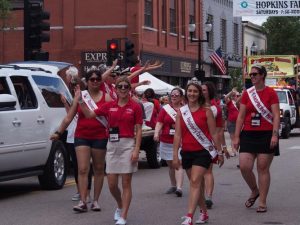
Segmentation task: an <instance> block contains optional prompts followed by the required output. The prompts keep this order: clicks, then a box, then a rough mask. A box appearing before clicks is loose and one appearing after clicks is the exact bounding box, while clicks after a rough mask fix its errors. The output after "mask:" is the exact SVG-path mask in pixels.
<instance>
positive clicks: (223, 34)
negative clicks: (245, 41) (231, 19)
mask: <svg viewBox="0 0 300 225" xmlns="http://www.w3.org/2000/svg"><path fill="white" fill-rule="evenodd" d="M226 31H227V27H226V20H225V19H221V32H220V38H221V49H222V51H224V52H226V51H227V35H226Z"/></svg>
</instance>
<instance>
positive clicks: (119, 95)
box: [50, 60, 280, 225]
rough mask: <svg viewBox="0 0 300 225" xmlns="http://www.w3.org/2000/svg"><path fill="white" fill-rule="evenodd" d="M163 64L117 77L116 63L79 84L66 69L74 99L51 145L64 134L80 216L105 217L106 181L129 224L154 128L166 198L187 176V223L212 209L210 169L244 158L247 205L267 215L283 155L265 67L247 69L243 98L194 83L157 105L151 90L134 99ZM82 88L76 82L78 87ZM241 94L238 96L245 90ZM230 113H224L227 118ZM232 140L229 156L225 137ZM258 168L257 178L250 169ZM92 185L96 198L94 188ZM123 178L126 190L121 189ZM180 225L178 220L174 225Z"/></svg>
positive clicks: (117, 214) (119, 216)
mask: <svg viewBox="0 0 300 225" xmlns="http://www.w3.org/2000/svg"><path fill="white" fill-rule="evenodd" d="M161 66H162V63H160V62H154V63H150V62H146V63H145V65H142V63H141V62H140V61H137V63H136V65H135V66H134V67H132V68H130V69H129V70H126V71H125V72H122V73H121V74H120V73H117V72H116V69H115V68H116V67H117V60H115V61H114V62H113V65H112V66H111V67H103V68H100V69H90V70H89V71H88V72H87V73H86V74H84V75H83V76H82V78H83V79H79V75H78V70H77V69H76V68H75V67H70V68H69V69H68V70H67V71H66V75H67V80H68V81H67V83H68V85H69V87H70V91H71V92H72V94H73V97H74V98H73V102H72V103H71V104H69V103H68V102H67V101H66V99H65V98H64V97H63V96H61V100H62V102H63V103H64V105H65V108H66V111H67V115H66V117H65V118H64V119H63V121H62V122H61V124H60V126H59V128H58V130H57V131H56V132H55V133H54V134H52V135H51V137H50V138H51V140H59V139H60V138H61V136H62V134H63V133H64V131H65V130H67V132H68V136H67V143H68V148H69V152H70V153H71V157H72V162H73V164H74V175H75V180H76V184H77V190H78V191H77V192H78V193H76V195H74V196H73V198H72V200H78V204H77V205H75V206H74V207H73V210H74V211H76V212H87V211H88V203H91V204H90V210H92V211H101V208H100V205H99V203H98V202H99V197H100V194H101V190H102V186H103V181H104V177H105V176H104V175H105V173H106V174H107V181H108V186H109V190H110V193H111V195H112V197H113V198H114V199H115V204H116V209H115V211H114V212H113V213H112V219H114V220H115V224H119V225H121V224H123V225H124V224H126V223H127V217H128V212H129V208H130V202H131V200H132V195H133V193H132V188H131V181H132V176H133V173H135V172H136V171H137V170H138V159H139V151H140V145H141V140H142V132H143V130H154V136H153V139H154V141H156V142H159V151H160V157H161V158H162V159H163V160H165V161H166V163H167V166H168V170H169V173H168V179H169V180H170V187H168V188H166V189H167V190H166V194H175V196H177V197H179V198H180V197H182V195H183V190H182V186H183V179H184V171H185V172H186V174H187V177H188V179H189V190H187V191H186V192H187V193H188V206H187V211H186V213H185V215H184V216H183V217H182V223H181V224H182V225H192V224H193V221H194V220H193V217H194V214H195V212H196V210H197V207H198V209H199V217H198V219H196V220H195V223H196V224H203V223H206V222H208V220H209V216H208V209H211V208H212V206H213V190H214V175H213V166H214V165H215V166H219V167H222V165H223V164H224V158H225V157H226V158H227V159H228V158H229V157H232V156H236V155H237V154H238V155H239V164H238V167H239V168H240V171H241V174H242V177H243V179H244V180H245V182H246V183H247V185H248V187H249V189H250V195H249V198H248V199H247V200H246V201H245V207H247V208H250V207H252V206H253V205H254V203H255V202H256V200H257V199H258V208H257V209H256V212H257V213H266V212H267V195H268V190H269V187H270V166H271V163H272V160H273V157H274V156H276V155H279V147H278V146H279V144H278V141H279V138H278V130H279V118H280V110H279V101H278V97H277V95H276V93H275V91H274V90H273V89H271V88H269V87H267V86H266V85H265V78H266V75H267V72H266V69H265V68H264V67H263V66H260V65H254V66H253V67H252V69H251V71H250V74H249V75H250V77H251V81H252V84H253V86H252V87H251V88H249V89H245V90H243V91H242V93H241V94H240V93H239V92H238V90H237V89H236V88H233V89H232V91H230V92H229V93H228V94H226V95H224V96H223V98H222V99H218V98H217V97H216V91H215V87H214V84H213V83H212V82H209V81H206V82H202V83H201V82H200V81H198V80H197V79H196V78H192V79H191V80H190V81H189V82H188V83H187V85H186V87H185V89H183V87H175V88H174V89H173V90H172V91H171V92H170V93H169V95H168V96H164V97H162V98H161V99H160V100H159V99H156V95H155V92H154V90H153V89H151V88H148V89H146V90H145V91H144V93H142V95H140V94H138V93H136V91H135V88H136V87H137V86H139V85H146V84H149V81H142V82H140V81H139V75H140V74H142V73H144V72H147V71H151V70H154V69H157V68H159V67H161ZM80 82H81V83H83V84H81V85H80V84H79V83H80ZM240 91H241V90H240ZM224 108H226V113H224ZM225 130H227V131H228V132H229V134H230V140H231V143H230V146H231V147H230V149H231V151H228V150H227V145H226V142H225V137H224V132H225ZM255 162H256V165H257V173H258V178H256V176H255V174H254V172H253V168H254V163H255ZM92 175H93V176H94V179H93V185H94V188H93V191H94V193H93V198H91V197H90V190H91V184H92ZM119 178H120V180H121V187H119ZM174 223H176V221H174Z"/></svg>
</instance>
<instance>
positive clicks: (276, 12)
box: [233, 0, 300, 17]
mask: <svg viewBox="0 0 300 225" xmlns="http://www.w3.org/2000/svg"><path fill="white" fill-rule="evenodd" d="M233 16H235V17H240V16H300V1H299V0H298V1H295V0H285V1H279V0H278V1H277V0H268V1H267V0H233Z"/></svg>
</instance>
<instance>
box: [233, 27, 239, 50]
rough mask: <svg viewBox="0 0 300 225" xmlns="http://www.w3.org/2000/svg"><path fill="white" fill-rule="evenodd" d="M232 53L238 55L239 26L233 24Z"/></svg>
mask: <svg viewBox="0 0 300 225" xmlns="http://www.w3.org/2000/svg"><path fill="white" fill-rule="evenodd" d="M233 53H234V54H236V55H239V25H238V24H237V23H234V24H233Z"/></svg>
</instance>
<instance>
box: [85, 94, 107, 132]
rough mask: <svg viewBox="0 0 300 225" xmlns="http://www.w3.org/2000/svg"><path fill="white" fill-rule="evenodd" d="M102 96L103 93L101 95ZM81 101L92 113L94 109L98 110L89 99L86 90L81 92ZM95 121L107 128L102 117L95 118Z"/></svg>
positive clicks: (105, 121)
mask: <svg viewBox="0 0 300 225" xmlns="http://www.w3.org/2000/svg"><path fill="white" fill-rule="evenodd" d="M103 94H104V93H103ZM81 96H82V100H83V101H84V102H85V104H86V105H87V107H88V108H89V109H90V110H92V111H94V110H95V109H98V106H97V105H96V103H95V102H94V100H93V99H92V98H91V96H90V94H89V92H88V91H87V90H85V91H82V92H81ZM96 119H97V120H98V121H99V122H100V123H101V124H102V125H103V126H104V127H107V125H108V122H107V120H106V118H105V117H104V116H97V117H96Z"/></svg>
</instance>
